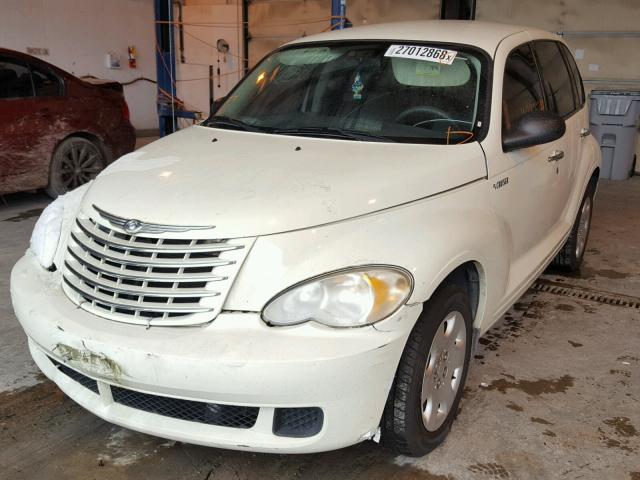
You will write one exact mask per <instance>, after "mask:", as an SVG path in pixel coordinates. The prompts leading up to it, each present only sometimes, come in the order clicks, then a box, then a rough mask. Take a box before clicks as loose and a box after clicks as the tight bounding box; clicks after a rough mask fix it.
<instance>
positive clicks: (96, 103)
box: [0, 48, 135, 197]
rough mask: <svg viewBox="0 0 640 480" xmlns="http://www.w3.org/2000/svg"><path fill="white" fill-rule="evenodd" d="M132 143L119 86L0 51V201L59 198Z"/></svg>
mask: <svg viewBox="0 0 640 480" xmlns="http://www.w3.org/2000/svg"><path fill="white" fill-rule="evenodd" d="M134 145H135V131H134V129H133V126H132V125H131V122H130V121H129V108H128V107H127V103H126V102H125V99H124V95H123V91H122V85H120V84H119V83H117V82H105V81H102V82H100V81H93V82H90V81H85V80H80V79H79V78H77V77H74V76H73V75H71V74H69V73H67V72H65V71H63V70H60V69H59V68H57V67H55V66H53V65H51V64H49V63H47V62H43V61H42V60H40V59H38V58H35V57H32V56H30V55H26V54H24V53H20V52H16V51H13V50H7V49H3V48H0V195H2V194H6V193H12V192H18V191H22V190H30V189H36V188H45V189H46V191H47V193H48V194H49V195H51V196H52V197H57V196H58V195H61V194H63V193H65V192H66V191H67V190H71V189H73V188H75V187H77V186H79V185H82V184H83V183H85V182H88V181H89V180H91V179H92V178H94V177H95V176H96V175H97V174H98V173H99V172H100V171H101V170H102V169H103V168H104V167H105V166H106V165H107V164H109V163H110V162H111V161H113V160H114V159H116V158H118V157H120V156H121V155H124V154H125V153H128V152H130V151H132V150H133V148H134Z"/></svg>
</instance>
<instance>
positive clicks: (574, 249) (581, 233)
mask: <svg viewBox="0 0 640 480" xmlns="http://www.w3.org/2000/svg"><path fill="white" fill-rule="evenodd" d="M594 192H595V183H594V182H592V183H590V184H589V186H588V187H587V191H586V192H585V193H584V196H583V197H582V202H580V208H579V209H578V214H577V215H576V219H575V220H574V222H573V227H572V228H571V234H569V238H567V241H566V242H565V244H564V245H563V246H562V249H561V250H560V251H559V252H558V254H557V255H556V256H555V258H554V259H553V262H551V266H552V267H553V268H556V269H558V270H562V271H565V272H576V271H578V270H579V269H580V265H582V260H583V258H584V252H585V250H586V249H587V242H588V240H589V232H590V230H591V217H592V215H593V196H594ZM585 221H586V229H585V224H584V222H585ZM585 230H586V231H585Z"/></svg>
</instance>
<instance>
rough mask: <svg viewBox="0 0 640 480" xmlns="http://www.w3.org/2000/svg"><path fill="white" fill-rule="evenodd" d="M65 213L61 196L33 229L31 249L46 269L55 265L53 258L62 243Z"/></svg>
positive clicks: (44, 212)
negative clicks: (61, 233) (61, 234)
mask: <svg viewBox="0 0 640 480" xmlns="http://www.w3.org/2000/svg"><path fill="white" fill-rule="evenodd" d="M63 213H64V196H61V197H58V198H57V199H55V200H54V201H53V202H51V203H50V204H49V206H48V207H47V208H45V209H44V211H43V212H42V214H41V215H40V218H38V221H37V222H36V226H35V227H33V233H32V234H31V242H30V248H31V251H32V252H33V253H34V255H35V256H36V258H37V259H38V262H40V265H42V266H43V267H44V268H49V267H51V265H53V257H54V256H55V254H56V249H57V248H58V241H60V231H61V229H62V214H63Z"/></svg>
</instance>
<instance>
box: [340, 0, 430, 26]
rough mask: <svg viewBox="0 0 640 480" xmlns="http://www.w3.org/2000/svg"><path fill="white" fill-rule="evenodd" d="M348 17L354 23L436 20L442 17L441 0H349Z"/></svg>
mask: <svg viewBox="0 0 640 480" xmlns="http://www.w3.org/2000/svg"><path fill="white" fill-rule="evenodd" d="M347 18H348V19H349V20H351V22H352V23H353V24H354V25H365V24H370V23H382V22H399V21H402V20H434V19H437V18H440V0H403V1H398V0H347Z"/></svg>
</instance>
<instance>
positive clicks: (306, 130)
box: [271, 127, 394, 142]
mask: <svg viewBox="0 0 640 480" xmlns="http://www.w3.org/2000/svg"><path fill="white" fill-rule="evenodd" d="M271 133H276V134H281V135H308V136H323V137H340V138H348V139H349V140H358V141H361V142H393V141H394V140H391V139H390V138H387V137H382V136H380V135H375V134H373V133H367V132H360V131H358V130H350V129H347V128H335V127H299V128H278V129H275V130H273V131H272V132H271Z"/></svg>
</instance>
